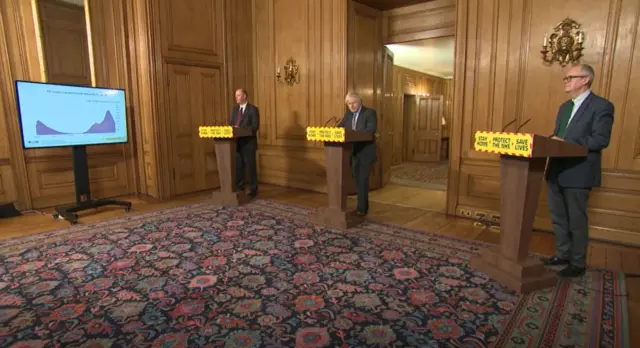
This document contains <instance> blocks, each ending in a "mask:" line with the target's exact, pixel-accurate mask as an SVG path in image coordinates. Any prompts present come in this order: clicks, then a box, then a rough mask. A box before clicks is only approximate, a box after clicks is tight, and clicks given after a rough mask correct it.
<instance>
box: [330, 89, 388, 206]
mask: <svg viewBox="0 0 640 348" xmlns="http://www.w3.org/2000/svg"><path fill="white" fill-rule="evenodd" d="M345 102H346V103H347V106H348V107H349V111H347V112H345V114H344V117H343V118H342V120H341V121H340V123H339V124H338V127H344V128H346V129H347V130H355V131H363V132H369V133H374V134H375V133H376V130H377V128H378V117H377V115H376V110H375V109H371V108H368V107H365V106H364V105H362V99H361V98H360V96H359V95H358V93H356V92H350V93H349V94H347V96H346V98H345ZM376 159H377V158H376V141H375V136H374V138H373V140H372V141H361V142H356V143H354V144H353V148H352V150H351V172H352V174H353V181H354V183H355V186H356V192H357V193H358V208H357V210H356V214H357V215H358V216H365V215H367V212H368V211H369V173H370V172H371V167H372V166H373V163H374V162H375V161H376Z"/></svg>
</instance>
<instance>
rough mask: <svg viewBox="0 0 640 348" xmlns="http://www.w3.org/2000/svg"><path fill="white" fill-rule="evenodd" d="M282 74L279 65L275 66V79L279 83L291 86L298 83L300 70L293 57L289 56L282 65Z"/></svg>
mask: <svg viewBox="0 0 640 348" xmlns="http://www.w3.org/2000/svg"><path fill="white" fill-rule="evenodd" d="M283 69H284V76H282V75H280V67H277V72H276V79H277V80H278V82H280V83H286V84H287V85H289V86H293V85H294V84H296V83H300V72H299V69H298V64H296V61H295V60H294V59H293V58H289V59H288V60H287V62H286V63H285V64H284V66H283Z"/></svg>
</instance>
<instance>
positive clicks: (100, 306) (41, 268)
mask: <svg viewBox="0 0 640 348" xmlns="http://www.w3.org/2000/svg"><path fill="white" fill-rule="evenodd" d="M309 213H310V210H309V209H306V208H302V207H298V206H293V205H288V204H281V203H277V202H273V201H262V200H257V201H254V202H253V203H251V204H249V205H246V206H244V207H240V208H220V207H215V206H212V205H211V204H210V203H200V204H194V205H189V206H184V207H178V208H171V209H166V210H163V211H159V212H153V213H146V214H138V215H129V216H127V217H125V218H120V219H114V220H110V221H104V222H100V223H96V224H90V225H86V226H85V225H75V226H72V227H70V228H68V229H64V230H60V231H53V232H49V233H45V234H39V235H35V236H30V237H23V238H18V239H13V240H9V241H3V242H2V244H1V246H0V346H1V347H62V346H77V347H80V346H82V347H89V346H91V347H145V346H149V347H222V346H224V347H365V346H366V347H369V346H383V347H456V346H462V347H489V346H496V347H514V346H517V347H579V346H580V347H628V342H629V340H628V327H627V312H626V308H627V307H626V300H625V297H624V296H622V295H621V294H623V293H624V292H625V286H624V278H623V277H621V276H619V275H618V274H613V273H611V272H607V271H596V270H591V271H590V272H588V273H587V275H586V276H585V277H584V278H582V279H580V280H578V281H573V282H570V281H563V282H559V284H558V286H557V287H556V288H553V289H549V290H545V291H539V292H535V293H532V294H529V295H525V296H517V295H516V294H514V293H513V292H511V291H509V290H507V289H505V288H503V287H502V286H501V285H500V284H498V283H497V282H495V281H493V280H491V279H488V278H487V277H486V276H485V275H484V274H482V273H479V272H476V271H474V270H473V269H470V268H469V267H468V266H467V261H468V259H469V257H470V256H471V255H473V254H476V253H478V252H479V251H480V250H481V249H482V248H483V247H485V246H486V245H485V244H481V243H477V242H471V241H463V240H458V239H454V238H450V237H446V236H442V235H435V234H427V233H424V232H420V231H416V230H410V229H404V228H400V227H398V226H392V225H385V224H379V223H373V222H365V223H364V224H363V225H361V226H360V227H359V228H356V229H354V230H352V231H349V232H343V231H339V230H334V229H329V228H323V227H318V226H314V225H311V224H309V223H308V220H307V217H308V214H309Z"/></svg>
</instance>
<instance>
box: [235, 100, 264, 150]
mask: <svg viewBox="0 0 640 348" xmlns="http://www.w3.org/2000/svg"><path fill="white" fill-rule="evenodd" d="M238 109H240V105H238V104H236V105H235V106H234V107H233V110H231V118H230V121H229V125H230V126H235V125H236V122H237V119H238ZM239 127H240V128H245V129H249V130H250V131H251V134H252V135H251V136H248V137H242V138H239V139H238V145H237V146H238V149H251V150H256V149H257V148H258V138H257V137H256V135H257V133H258V129H259V128H260V110H258V107H257V106H255V105H253V104H249V103H247V106H246V107H245V108H244V112H243V113H242V119H241V120H240V126H239Z"/></svg>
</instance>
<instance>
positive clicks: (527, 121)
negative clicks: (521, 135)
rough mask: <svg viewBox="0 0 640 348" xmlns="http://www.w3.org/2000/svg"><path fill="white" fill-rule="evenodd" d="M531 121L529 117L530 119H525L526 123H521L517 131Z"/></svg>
mask: <svg viewBox="0 0 640 348" xmlns="http://www.w3.org/2000/svg"><path fill="white" fill-rule="evenodd" d="M529 121H531V119H528V120H526V121H524V123H523V124H521V125H520V127H518V129H516V131H515V133H518V131H519V130H521V129H522V127H524V125H525V124H527V123H529Z"/></svg>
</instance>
